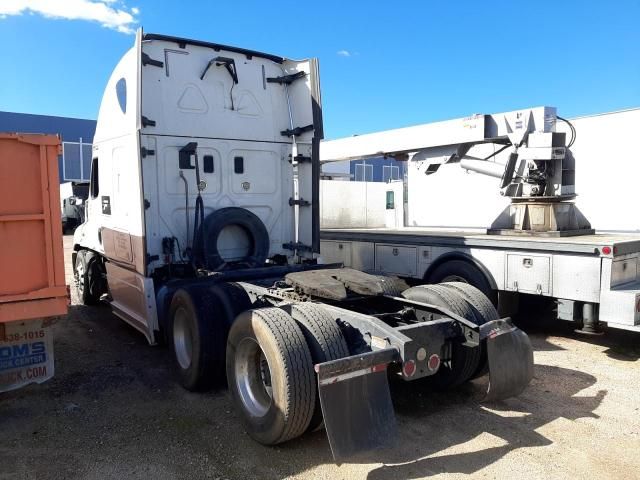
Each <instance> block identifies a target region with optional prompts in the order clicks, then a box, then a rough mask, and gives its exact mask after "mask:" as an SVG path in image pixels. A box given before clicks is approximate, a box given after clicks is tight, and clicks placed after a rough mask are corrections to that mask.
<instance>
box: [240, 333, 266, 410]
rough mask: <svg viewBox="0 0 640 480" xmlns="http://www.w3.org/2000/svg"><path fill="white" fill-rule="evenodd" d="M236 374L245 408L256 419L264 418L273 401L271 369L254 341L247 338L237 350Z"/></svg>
mask: <svg viewBox="0 0 640 480" xmlns="http://www.w3.org/2000/svg"><path fill="white" fill-rule="evenodd" d="M235 374H236V375H235V376H236V386H237V388H238V392H239V394H240V400H241V401H242V406H243V408H244V409H245V410H246V411H247V412H249V414H250V415H252V416H254V417H262V416H264V415H265V414H266V413H267V411H268V410H269V407H270V406H271V402H272V401H273V387H272V385H271V369H270V367H269V362H268V361H267V358H266V357H265V355H264V352H263V351H262V348H260V345H259V344H258V342H256V341H255V340H254V339H252V338H245V339H243V340H242V341H241V342H240V343H239V345H238V347H237V348H236V355H235Z"/></svg>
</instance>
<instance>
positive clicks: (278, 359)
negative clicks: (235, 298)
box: [227, 308, 316, 445]
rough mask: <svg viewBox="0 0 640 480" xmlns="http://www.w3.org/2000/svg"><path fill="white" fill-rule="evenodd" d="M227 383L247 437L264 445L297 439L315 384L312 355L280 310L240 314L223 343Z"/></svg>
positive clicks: (292, 322) (307, 419) (311, 404)
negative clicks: (225, 349)
mask: <svg viewBox="0 0 640 480" xmlns="http://www.w3.org/2000/svg"><path fill="white" fill-rule="evenodd" d="M227 381H228V385H229V391H230V392H231V396H232V399H233V402H234V405H235V408H236V409H237V411H238V414H239V415H240V418H241V419H242V422H243V424H244V427H245V429H246V431H247V433H248V434H249V435H250V436H251V437H252V438H253V439H254V440H256V441H258V442H260V443H262V444H264V445H275V444H278V443H282V442H286V441H287V440H291V439H292V438H295V437H298V436H300V435H302V434H303V433H304V432H305V431H306V430H307V428H308V427H309V423H310V422H311V417H312V416H313V411H314V407H315V399H316V384H315V378H314V373H313V361H312V359H311V352H310V351H309V347H308V346H307V343H306V341H305V339H304V335H303V333H302V331H301V330H300V327H298V325H297V323H296V322H295V320H293V318H291V316H289V315H288V314H287V313H286V312H285V311H284V310H281V309H279V308H260V309H255V310H248V311H246V312H244V313H242V314H241V315H240V316H239V317H238V318H237V319H236V321H235V322H234V324H233V326H232V327H231V331H230V332H229V339H228V341H227Z"/></svg>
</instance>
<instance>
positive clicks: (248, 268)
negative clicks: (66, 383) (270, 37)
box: [73, 31, 533, 461]
mask: <svg viewBox="0 0 640 480" xmlns="http://www.w3.org/2000/svg"><path fill="white" fill-rule="evenodd" d="M321 138H322V110H321V101H320V86H319V77H318V65H317V61H316V60H315V59H311V60H302V61H294V60H289V59H286V58H282V57H279V56H275V55H271V54H266V53H260V52H256V51H252V50H245V49H241V48H236V47H230V46H225V45H219V44H214V43H208V42H202V41H195V40H189V39H184V38H175V37H169V36H164V35H156V34H143V33H142V31H139V32H138V33H137V36H136V41H135V45H134V47H133V48H132V49H131V50H130V51H128V52H127V53H126V54H125V55H124V56H123V58H122V60H121V61H120V63H119V64H118V65H117V66H116V68H115V70H114V71H113V74H112V76H111V78H110V80H109V82H108V84H107V86H106V89H105V92H104V96H103V99H102V104H101V106H100V111H99V117H98V124H97V128H96V134H95V139H94V143H93V156H92V164H91V184H90V192H89V198H88V200H87V216H86V220H85V222H84V223H82V224H81V225H80V226H79V227H78V228H77V230H76V232H75V235H74V252H73V263H74V273H75V279H76V284H77V289H78V294H79V297H80V299H81V301H82V302H83V303H85V304H95V303H97V302H99V301H106V302H108V303H109V304H110V305H111V308H112V309H113V312H114V313H115V315H117V316H118V317H120V318H122V319H123V320H124V321H126V322H128V323H129V324H131V325H132V326H133V327H134V328H136V329H138V330H139V331H140V332H142V334H144V335H145V336H146V338H147V339H148V341H149V343H151V344H155V343H165V342H166V343H168V345H169V346H170V348H171V350H172V352H173V357H174V359H175V366H176V369H177V371H178V372H179V378H180V381H181V383H182V385H183V386H184V387H185V388H186V389H189V390H205V389H207V388H209V387H211V386H213V385H216V384H219V383H223V382H224V381H225V378H226V382H227V383H228V386H229V390H230V392H231V395H232V398H233V402H234V405H235V407H236V408H237V410H238V412H239V416H240V418H241V419H242V421H243V422H244V425H245V428H246V430H247V432H248V433H249V434H250V435H251V436H252V437H253V438H254V439H255V440H257V441H258V442H261V443H263V444H267V445H272V444H277V443H281V442H284V441H287V440H290V439H292V438H295V437H297V436H299V435H302V434H303V433H305V432H306V431H309V430H313V429H317V428H319V427H321V426H322V425H324V427H325V428H326V431H327V435H328V438H329V443H330V446H331V450H332V452H333V455H334V458H335V459H336V460H337V461H341V460H342V459H345V458H348V457H350V456H351V455H353V454H356V453H358V452H363V451H367V450H370V449H374V448H377V447H379V446H381V445H383V444H385V443H386V442H387V441H388V440H389V439H390V438H392V437H393V435H392V434H393V432H394V429H395V418H394V414H393V407H392V403H391V398H390V392H389V385H388V375H397V376H399V377H401V378H402V379H404V380H406V381H432V382H433V383H435V384H437V385H439V386H441V387H452V386H455V385H459V384H461V383H463V382H466V381H468V380H470V379H471V378H474V377H476V376H478V375H482V374H483V373H484V372H486V371H487V370H488V374H489V390H488V394H487V395H488V398H491V399H498V398H506V397H509V396H513V395H518V394H519V393H520V392H522V391H523V389H524V388H525V387H526V386H527V384H528V383H529V381H530V379H531V377H532V370H533V355H532V349H531V345H530V343H529V340H528V338H527V336H526V334H524V333H523V332H522V331H520V330H519V329H517V328H516V327H514V326H513V325H512V324H511V322H510V320H509V319H508V318H499V317H498V315H497V312H496V310H495V309H494V307H493V306H492V305H491V303H490V302H489V301H488V300H487V298H486V297H485V296H484V295H483V294H482V293H481V292H479V291H478V290H477V289H475V288H473V287H470V286H468V285H465V284H461V283H455V282H454V283H451V284H445V285H439V286H424V287H416V288H407V285H406V284H404V282H403V281H401V280H399V279H397V278H394V277H388V276H379V275H371V274H367V273H363V272H360V271H358V270H355V269H350V268H343V267H342V266H341V265H326V264H325V265H322V264H319V262H318V261H317V258H318V253H319V247H320V236H319V234H320V231H319V211H318V185H319V176H320V159H319V142H320V140H321ZM294 175H295V176H297V187H296V188H294Z"/></svg>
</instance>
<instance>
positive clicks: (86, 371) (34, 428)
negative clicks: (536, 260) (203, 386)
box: [0, 236, 640, 480]
mask: <svg viewBox="0 0 640 480" xmlns="http://www.w3.org/2000/svg"><path fill="white" fill-rule="evenodd" d="M70 245H71V237H68V236H67V237H65V247H67V255H68V256H67V259H68V260H67V263H69V258H70V255H69V251H68V247H69V246H70ZM67 267H68V268H69V265H67ZM67 273H68V278H67V280H68V282H69V283H71V276H70V272H69V270H68V272H67ZM75 303H77V302H75V299H74V305H73V306H72V307H71V310H70V313H69V316H68V317H67V318H65V319H63V320H61V321H60V322H59V323H58V324H57V325H55V327H54V329H55V338H56V342H55V348H56V370H57V372H56V376H55V377H54V379H52V380H51V381H49V382H47V383H45V384H43V385H33V386H29V387H26V388H24V389H21V390H18V391H15V392H10V393H6V394H0V479H22V478H34V479H35V478H114V479H116V478H117V479H121V478H132V479H133V478H145V479H146V478H153V479H154V480H161V479H165V478H166V479H169V478H189V479H199V478H211V479H253V478H256V479H276V478H296V479H302V478H305V479H308V478H323V479H358V478H368V479H414V478H416V479H417V478H427V477H435V478H465V477H468V476H474V477H478V478H507V477H509V478H513V477H515V478H518V479H529V478H532V479H533V478H535V479H539V478H554V479H555V478H567V479H569V478H571V479H575V478H624V479H630V478H640V457H639V456H638V452H639V451H640V394H639V393H638V392H640V368H638V367H639V363H638V362H639V361H638V359H639V358H640V341H639V340H640V335H636V334H631V333H626V332H609V333H608V334H607V335H606V336H605V337H596V338H594V337H587V338H584V337H579V336H576V335H575V334H573V333H572V332H571V330H569V329H568V328H566V327H567V326H566V325H558V326H555V327H553V328H552V329H551V330H550V329H547V331H546V332H545V333H542V332H540V331H537V332H535V331H532V332H530V335H531V339H532V342H533V345H534V348H535V363H536V367H535V378H534V380H533V382H532V384H531V385H530V387H529V388H528V389H527V391H526V392H525V393H524V394H523V395H521V396H520V397H519V398H516V399H510V400H508V401H504V402H496V403H492V404H481V403H479V402H478V401H477V400H475V398H476V397H477V395H476V393H477V391H478V389H479V387H478V386H477V385H473V384H471V385H468V386H465V387H464V388H461V389H459V390H456V391H453V392H449V393H446V394H444V393H437V394H434V393H430V392H427V391H421V390H419V389H416V388H415V386H414V385H411V384H404V383H396V382H394V383H393V385H392V395H393V401H394V404H395V408H396V412H397V415H398V423H399V439H398V442H397V445H396V447H394V448H393V449H392V450H389V451H386V452H380V453H378V454H377V456H376V457H375V458H374V459H373V460H372V461H371V462H370V463H367V461H366V460H363V461H361V462H360V463H352V464H345V465H342V466H339V467H338V466H336V465H334V464H333V463H332V459H331V455H330V451H329V445H328V443H327V440H326V437H325V434H324V432H316V433H313V434H310V435H306V436H304V437H303V438H301V439H298V440H296V441H294V442H290V443H288V444H284V445H281V446H278V447H275V448H273V447H271V448H270V447H263V446H261V445H258V444H256V443H255V442H253V441H252V440H251V439H250V438H249V437H248V436H247V435H246V434H245V433H244V432H243V430H242V428H241V427H240V423H239V421H238V419H237V418H236V415H235V413H234V411H233V408H232V405H231V403H230V400H229V396H228V394H227V392H226V391H225V390H220V391H213V392H209V393H205V394H194V393H189V392H186V391H184V390H183V389H181V388H180V387H179V386H178V385H177V384H176V382H175V380H174V374H173V372H172V369H171V363H170V361H169V360H170V357H169V355H168V351H167V350H166V349H165V348H163V347H150V346H148V345H147V344H146V342H145V340H144V338H143V337H142V335H140V334H138V333H137V332H136V331H134V330H133V329H131V328H130V327H128V326H127V325H126V324H125V323H124V322H121V321H120V320H118V319H117V318H116V317H114V316H113V315H112V314H111V313H110V311H109V309H108V308H106V307H92V308H90V307H84V306H80V305H77V304H75Z"/></svg>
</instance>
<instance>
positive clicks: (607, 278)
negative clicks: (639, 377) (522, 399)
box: [320, 227, 640, 331]
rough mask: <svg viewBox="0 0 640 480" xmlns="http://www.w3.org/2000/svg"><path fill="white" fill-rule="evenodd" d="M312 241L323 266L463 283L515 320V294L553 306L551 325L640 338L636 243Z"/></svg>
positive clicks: (397, 233)
mask: <svg viewBox="0 0 640 480" xmlns="http://www.w3.org/2000/svg"><path fill="white" fill-rule="evenodd" d="M320 238H321V251H322V255H323V258H324V259H325V260H326V261H328V262H342V263H344V264H345V265H347V266H351V267H353V268H358V269H362V270H364V271H376V272H383V273H388V274H394V275H399V276H401V277H405V278H409V279H413V280H414V281H419V282H425V283H437V282H439V281H443V280H444V281H446V280H451V279H454V280H463V281H467V282H469V283H471V284H474V285H475V286H476V287H478V288H480V289H481V290H483V291H484V292H485V293H487V294H488V295H491V294H492V293H493V294H494V297H495V300H496V302H498V303H499V307H500V308H499V311H500V312H501V313H502V314H514V313H516V312H517V310H518V303H519V302H518V296H519V295H520V294H526V295H536V296H542V297H547V298H552V299H554V300H556V301H557V303H558V308H557V317H558V318H559V319H562V320H570V321H576V322H584V321H585V317H586V322H587V323H589V322H590V321H592V320H594V321H596V322H603V323H607V324H608V326H609V327H612V328H621V329H626V330H633V331H640V315H639V309H640V278H639V277H638V258H639V257H640V236H633V235H623V234H611V233H596V234H592V235H579V236H574V237H545V236H519V235H488V234H487V233H486V232H485V231H484V230H471V231H469V230H467V231H462V230H456V229H450V228H446V229H445V228H427V227H406V228H399V229H391V228H339V229H323V230H322V231H321V233H320ZM496 294H497V295H496Z"/></svg>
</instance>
